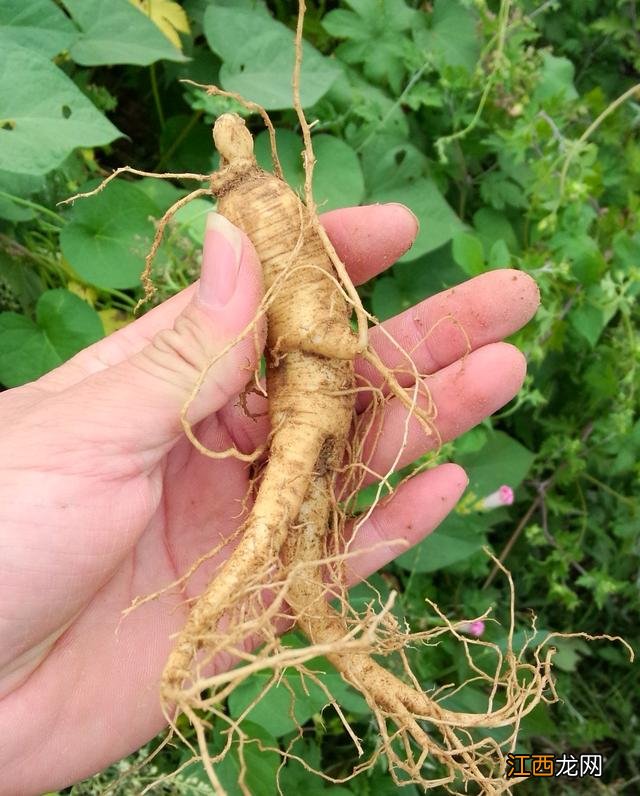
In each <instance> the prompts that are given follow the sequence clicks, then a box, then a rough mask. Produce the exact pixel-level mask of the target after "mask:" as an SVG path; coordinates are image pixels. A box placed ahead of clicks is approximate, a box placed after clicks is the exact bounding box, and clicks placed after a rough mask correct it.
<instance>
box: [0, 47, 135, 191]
mask: <svg viewBox="0 0 640 796" xmlns="http://www.w3.org/2000/svg"><path fill="white" fill-rule="evenodd" d="M3 58H4V59H6V63H7V64H9V63H10V64H11V68H10V69H8V68H5V69H2V70H0V169H6V170H7V171H11V172H21V173H24V174H35V175H38V174H45V173H46V172H48V171H50V170H51V169H54V168H55V167H56V166H58V165H59V164H60V163H62V161H63V160H64V159H65V158H66V157H67V155H69V154H70V152H72V151H73V150H74V149H75V148H76V147H80V146H83V147H87V146H101V145H103V144H107V143H109V142H110V141H113V139H114V138H117V137H118V136H119V135H120V133H119V131H118V130H117V129H116V128H115V127H114V126H113V125H112V124H111V122H110V121H109V120H108V119H107V118H105V117H104V116H103V115H102V114H101V113H100V112H99V111H98V110H97V109H96V107H95V106H94V105H93V104H92V103H91V102H90V101H89V100H88V99H87V98H86V97H85V95H84V94H83V93H82V92H81V91H80V90H79V89H78V88H77V87H76V86H75V85H74V83H73V82H72V81H71V80H70V79H69V78H68V77H67V76H66V75H65V74H64V72H62V71H61V70H60V69H58V68H57V67H56V66H54V64H52V63H51V61H49V59H48V58H46V57H45V56H43V55H40V54H39V53H37V52H34V51H33V50H27V49H25V48H24V47H18V46H17V45H14V44H10V43H8V42H7V43H5V45H4V48H3ZM16 75H20V80H19V82H17V81H16V77H15V76H16Z"/></svg>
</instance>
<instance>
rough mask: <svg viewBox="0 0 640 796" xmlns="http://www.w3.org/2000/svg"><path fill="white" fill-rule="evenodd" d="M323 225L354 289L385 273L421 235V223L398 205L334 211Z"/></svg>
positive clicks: (324, 219) (326, 215) (323, 220)
mask: <svg viewBox="0 0 640 796" xmlns="http://www.w3.org/2000/svg"><path fill="white" fill-rule="evenodd" d="M320 221H321V222H322V226H323V227H324V228H325V229H326V231H327V234H328V235H329V238H330V239H331V243H333V246H334V248H335V250H336V253H337V254H338V256H339V257H340V259H341V260H342V262H343V263H344V264H345V266H346V268H347V271H348V272H349V276H350V277H351V280H352V281H353V283H354V285H360V284H362V282H366V281H367V280H368V279H371V278H372V277H374V276H376V275H377V274H379V273H381V272H382V271H385V270H386V269H387V268H388V267H389V266H390V265H392V264H393V263H394V262H395V261H396V260H397V259H398V258H399V257H401V256H402V255H403V254H404V253H405V252H406V251H407V250H408V249H410V248H411V245H412V244H413V241H414V240H415V237H416V235H417V234H418V219H417V218H416V217H415V216H414V215H413V213H412V212H411V210H409V208H408V207H405V206H404V205H401V204H395V203H390V204H384V205H364V206H362V207H346V208H344V209H342V210H332V211H330V212H329V213H325V214H324V215H322V216H321V217H320Z"/></svg>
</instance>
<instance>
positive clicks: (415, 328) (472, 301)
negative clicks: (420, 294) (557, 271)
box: [356, 269, 540, 410]
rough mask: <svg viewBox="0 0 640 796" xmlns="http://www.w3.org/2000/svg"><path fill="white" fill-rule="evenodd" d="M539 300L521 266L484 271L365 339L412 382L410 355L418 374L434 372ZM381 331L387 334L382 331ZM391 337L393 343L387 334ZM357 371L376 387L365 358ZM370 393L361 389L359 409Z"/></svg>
mask: <svg viewBox="0 0 640 796" xmlns="http://www.w3.org/2000/svg"><path fill="white" fill-rule="evenodd" d="M539 303H540V293H539V291H538V287H537V285H536V283H535V282H534V281H533V279H531V277H530V276H528V275H527V274H525V273H523V272H522V271H515V270H513V269H503V270H496V271H489V272H488V273H486V274H481V275H480V276H477V277H475V278H474V279H469V280H468V281H467V282H463V283H462V284H460V285H456V287H452V288H450V289H449V290H445V291H442V292H441V293H438V294H436V295H435V296H431V297H430V298H428V299H425V300H424V301H423V302H422V303H420V304H418V305H417V306H415V307H412V308H411V309H409V310H407V311H406V312H403V313H401V314H400V315H396V316H395V317H394V318H392V319H390V320H389V321H387V322H386V323H384V324H383V325H382V326H383V328H382V329H380V328H373V329H371V331H370V341H371V343H372V345H373V346H374V348H375V349H376V352H377V353H378V355H379V356H380V357H381V359H382V360H383V362H384V363H385V365H387V367H389V368H392V369H396V377H397V379H398V381H399V382H400V383H401V384H402V385H404V386H407V385H410V384H413V382H414V378H413V375H412V373H411V370H410V367H409V366H410V362H409V359H408V357H409V356H410V357H411V359H412V360H413V362H414V363H415V367H416V370H417V372H418V373H420V374H428V373H435V372H436V371H437V370H439V369H440V368H443V367H446V366H447V365H450V364H451V363H452V362H455V361H456V360H457V359H460V358H461V357H462V356H464V355H465V354H466V353H468V352H469V351H474V350H476V349H478V348H480V347H481V346H485V345H487V344H489V343H495V342H498V341H499V340H502V339H503V338H505V337H508V336H509V335H511V334H513V333H514V332H516V331H517V330H518V329H520V328H521V327H522V326H524V325H525V324H526V323H527V322H528V321H529V320H530V319H531V318H532V317H533V315H535V313H536V310H537V309H538V306H539ZM385 333H386V334H385ZM387 335H390V336H391V338H393V339H394V340H395V341H396V343H397V345H394V344H393V343H392V342H391V341H390V339H389V337H388V336H387ZM356 370H357V372H358V373H359V374H360V375H361V376H362V377H363V378H364V379H366V380H368V381H369V382H370V383H372V384H373V385H374V386H375V387H380V386H383V379H382V377H381V376H380V374H379V373H378V371H376V370H375V369H374V368H373V367H372V366H371V365H370V364H369V363H367V362H364V361H363V360H359V361H357V363H356ZM369 400H370V394H367V393H360V395H359V396H358V409H359V410H362V409H363V408H364V407H365V406H366V405H367V403H368V402H369Z"/></svg>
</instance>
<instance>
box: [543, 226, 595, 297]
mask: <svg viewBox="0 0 640 796" xmlns="http://www.w3.org/2000/svg"><path fill="white" fill-rule="evenodd" d="M552 246H553V250H554V252H557V253H558V254H560V255H561V256H562V257H566V258H567V259H568V260H569V261H570V263H571V270H572V272H573V273H574V275H575V277H576V278H577V279H578V280H579V281H580V282H581V283H582V284H583V285H595V284H596V283H597V282H598V281H599V279H600V277H601V276H602V274H603V273H604V272H605V271H606V268H607V263H606V261H605V259H604V256H603V254H602V252H601V251H600V247H599V246H598V244H597V243H596V241H595V240H594V239H593V238H591V237H589V235H586V234H584V233H580V232H577V231H572V232H558V233H557V234H556V235H554V236H553V239H552Z"/></svg>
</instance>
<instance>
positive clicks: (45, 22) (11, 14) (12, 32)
mask: <svg viewBox="0 0 640 796" xmlns="http://www.w3.org/2000/svg"><path fill="white" fill-rule="evenodd" d="M76 33H77V31H76V29H75V28H74V27H73V25H72V24H71V22H70V21H69V19H68V18H67V17H66V16H65V15H64V14H63V13H62V11H61V10H60V9H59V8H58V6H57V5H56V4H55V3H54V2H53V0H2V3H0V48H2V49H3V50H4V47H5V45H6V44H19V45H20V46H21V47H27V48H28V49H30V50H35V51H36V52H38V53H40V55H43V56H46V57H47V58H51V57H53V56H54V55H57V54H58V53H59V52H62V50H66V49H67V48H68V47H69V45H70V44H71V42H72V41H73V39H74V38H75V36H76ZM5 57H6V55H5ZM14 74H15V73H14Z"/></svg>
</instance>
